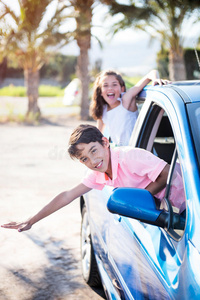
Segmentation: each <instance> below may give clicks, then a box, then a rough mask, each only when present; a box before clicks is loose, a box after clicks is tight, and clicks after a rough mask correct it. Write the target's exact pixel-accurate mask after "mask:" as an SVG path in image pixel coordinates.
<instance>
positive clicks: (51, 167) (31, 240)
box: [0, 115, 105, 300]
mask: <svg viewBox="0 0 200 300" xmlns="http://www.w3.org/2000/svg"><path fill="white" fill-rule="evenodd" d="M51 120H53V123H52V124H51V122H46V123H45V122H44V123H43V124H40V125H38V126H24V125H16V124H9V125H8V124H4V125H0V140H1V147H0V190H1V199H0V223H1V224H2V223H7V222H8V221H11V220H14V221H18V220H22V221H23V220H25V219H26V218H28V217H29V216H31V215H32V214H34V213H36V212H37V211H38V210H39V209H40V208H41V207H43V206H44V205H45V204H46V203H47V202H49V200H51V199H52V197H54V196H55V195H57V194H58V193H59V192H61V191H63V190H65V189H67V188H68V187H71V186H73V185H75V184H76V183H77V182H78V181H79V180H80V179H81V177H82V175H83V174H84V167H83V166H82V165H81V164H79V163H78V162H75V161H72V160H71V159H70V158H69V157H68V156H67V154H66V149H67V143H68V139H69V135H70V133H71V131H72V129H73V128H74V127H75V126H76V125H77V124H78V123H80V121H77V119H75V118H71V117H69V116H67V115H66V116H62V119H60V120H61V122H60V124H62V125H58V123H57V120H58V119H57V118H55V117H54V118H52V119H51ZM80 221H81V218H80V211H79V202H78V200H75V201H74V202H73V203H72V204H70V205H69V206H68V207H65V208H63V209H61V210H60V211H58V212H56V213H55V214H53V215H51V216H49V217H48V218H46V219H44V220H42V221H40V222H39V223H37V224H35V225H34V226H33V228H32V229H31V230H30V231H27V232H24V233H18V232H17V231H15V230H8V229H3V228H0V245H1V247H0V257H1V260H0V299H1V300H32V299H35V300H65V299H67V300H71V299H74V300H78V299H81V300H84V299H94V300H95V299H97V300H100V299H104V298H105V297H104V294H103V292H102V290H96V291H95V290H92V289H91V288H89V287H88V286H87V285H86V284H85V282H84V281H83V279H82V275H81V264H80V250H79V241H80Z"/></svg>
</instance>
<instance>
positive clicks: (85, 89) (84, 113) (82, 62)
mask: <svg viewBox="0 0 200 300" xmlns="http://www.w3.org/2000/svg"><path fill="white" fill-rule="evenodd" d="M88 65H89V56H88V49H87V48H83V47H82V48H80V55H79V57H78V76H79V78H80V80H81V85H82V97H81V112H80V116H81V119H82V120H88V117H89V97H88V95H89V83H90V77H89V72H88Z"/></svg>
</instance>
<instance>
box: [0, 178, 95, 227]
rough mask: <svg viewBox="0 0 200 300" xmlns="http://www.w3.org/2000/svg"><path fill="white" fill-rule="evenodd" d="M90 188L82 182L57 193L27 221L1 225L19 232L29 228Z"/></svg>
mask: <svg viewBox="0 0 200 300" xmlns="http://www.w3.org/2000/svg"><path fill="white" fill-rule="evenodd" d="M90 190H91V189H90V188H88V187H87V186H85V185H84V184H82V183H81V184H79V185H77V186H75V187H74V188H72V189H71V190H69V191H66V192H62V193H60V194H59V195H57V196H56V197H55V198H54V199H53V200H52V201H51V202H49V204H47V205H46V206H45V207H43V208H42V209H41V210H40V211H39V212H38V213H37V214H36V215H34V216H33V217H31V218H30V219H28V220H27V221H25V222H22V223H16V222H11V223H8V224H4V225H1V227H3V228H9V229H17V230H18V231H19V232H21V231H25V230H28V229H30V228H31V227H32V226H33V224H35V223H36V222H38V221H40V220H42V219H44V218H45V217H47V216H49V215H51V214H52V213H54V212H55V211H57V210H59V209H60V208H62V207H64V206H66V205H68V204H69V203H70V202H72V201H73V200H74V199H76V198H78V197H80V196H81V195H83V194H85V193H87V192H89V191H90Z"/></svg>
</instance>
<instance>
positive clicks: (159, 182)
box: [145, 164, 169, 195]
mask: <svg viewBox="0 0 200 300" xmlns="http://www.w3.org/2000/svg"><path fill="white" fill-rule="evenodd" d="M168 173H169V165H168V164H167V165H166V166H165V167H164V169H163V170H162V172H161V173H160V175H159V176H158V177H157V179H156V181H155V182H151V183H150V184H149V185H148V186H147V187H146V188H145V189H146V190H147V191H149V192H150V193H151V194H152V195H155V194H157V193H159V192H160V191H162V190H163V189H164V188H165V187H166V184H167V177H168Z"/></svg>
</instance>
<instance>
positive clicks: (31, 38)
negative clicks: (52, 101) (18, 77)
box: [0, 0, 70, 117]
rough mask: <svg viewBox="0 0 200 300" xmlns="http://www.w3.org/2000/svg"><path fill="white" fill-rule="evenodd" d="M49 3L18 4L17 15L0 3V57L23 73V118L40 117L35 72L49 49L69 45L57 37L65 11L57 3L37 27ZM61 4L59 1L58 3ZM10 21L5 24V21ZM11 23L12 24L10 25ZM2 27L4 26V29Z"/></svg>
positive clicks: (23, 0)
mask: <svg viewBox="0 0 200 300" xmlns="http://www.w3.org/2000/svg"><path fill="white" fill-rule="evenodd" d="M51 2H52V1H51V0H43V1H40V0H34V1H29V0H18V4H19V7H20V14H19V15H17V14H16V13H15V11H14V10H13V9H12V8H10V7H9V6H8V5H7V4H6V3H4V1H2V0H0V4H1V5H2V10H1V13H0V21H1V23H2V27H1V28H2V29H1V31H0V41H1V43H0V53H1V56H6V57H8V58H10V59H11V60H12V59H13V60H16V59H17V61H18V63H19V66H20V67H22V68H23V70H24V79H25V86H26V89H27V97H28V111H27V115H28V116H29V115H30V114H32V115H34V116H35V117H39V116H40V109H39V107H38V103H37V100H38V87H39V71H40V69H41V67H42V65H43V64H44V63H45V62H46V61H47V57H48V55H47V50H48V49H49V47H50V46H51V47H54V50H55V47H56V48H60V47H62V46H64V45H66V44H67V43H68V42H69V39H70V37H69V39H68V35H67V34H68V32H64V33H60V32H59V27H60V25H61V24H62V22H64V21H65V17H63V15H62V12H63V10H64V9H65V7H64V6H63V4H62V3H59V2H60V1H59V0H58V1H57V7H56V9H55V11H54V14H53V15H52V17H51V18H50V20H48V21H47V24H46V26H45V27H44V26H41V23H42V21H43V18H44V16H45V13H47V10H48V7H49V5H50V3H51ZM61 2H62V1H61ZM8 16H9V17H10V19H9V22H8V19H6V17H8ZM11 20H12V22H11ZM5 24H6V25H5Z"/></svg>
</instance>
